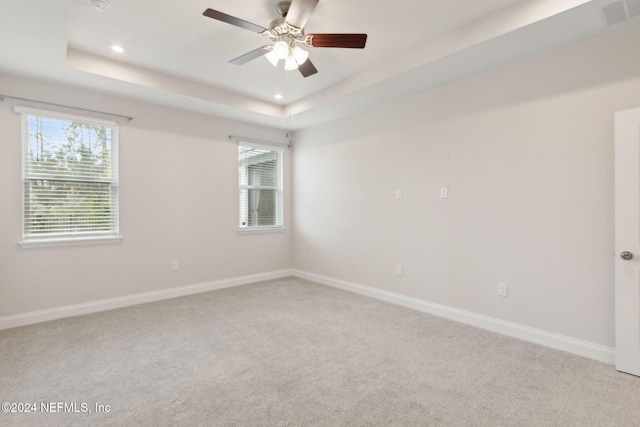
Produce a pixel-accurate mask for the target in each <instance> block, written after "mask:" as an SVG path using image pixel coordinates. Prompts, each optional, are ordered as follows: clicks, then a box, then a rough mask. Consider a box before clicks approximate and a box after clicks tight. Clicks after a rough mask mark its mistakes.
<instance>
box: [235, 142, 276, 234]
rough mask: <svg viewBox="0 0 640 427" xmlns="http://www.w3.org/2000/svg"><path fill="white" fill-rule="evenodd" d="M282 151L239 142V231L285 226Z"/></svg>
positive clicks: (271, 147)
mask: <svg viewBox="0 0 640 427" xmlns="http://www.w3.org/2000/svg"><path fill="white" fill-rule="evenodd" d="M283 151H284V149H283V148H281V147H275V146H269V145H262V144H255V143H248V142H244V141H240V142H239V144H238V172H239V182H240V221H239V226H240V230H250V229H251V230H259V229H265V230H268V229H270V228H271V229H273V228H281V227H282V226H283V220H282V156H283Z"/></svg>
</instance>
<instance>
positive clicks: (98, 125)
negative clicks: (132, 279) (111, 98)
mask: <svg viewBox="0 0 640 427" xmlns="http://www.w3.org/2000/svg"><path fill="white" fill-rule="evenodd" d="M16 111H17V112H20V113H22V139H23V191H24V195H23V209H24V210H23V239H24V241H29V240H30V239H63V240H64V239H74V238H78V237H84V238H86V237H102V236H104V237H107V236H116V235H117V234H118V162H117V159H118V150H117V148H118V129H117V126H116V124H115V123H114V122H108V121H104V120H100V119H95V120H94V119H91V118H85V117H79V116H72V115H66V114H62V113H57V112H48V111H42V110H32V109H27V108H20V107H16Z"/></svg>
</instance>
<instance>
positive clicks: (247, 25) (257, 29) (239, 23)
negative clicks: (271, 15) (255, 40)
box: [202, 9, 267, 34]
mask: <svg viewBox="0 0 640 427" xmlns="http://www.w3.org/2000/svg"><path fill="white" fill-rule="evenodd" d="M202 14H203V15H204V16H206V17H209V18H213V19H217V20H218V21H222V22H226V23H227V24H231V25H235V26H236V27H240V28H244V29H245V30H249V31H253V32H254V33H258V34H260V33H262V32H264V31H267V29H266V28H264V27H261V26H260V25H256V24H252V23H251V22H247V21H243V20H242V19H240V18H236V17H235V16H231V15H227V14H226V13H222V12H218V11H217V10H213V9H207V10H205V11H204V12H203V13H202Z"/></svg>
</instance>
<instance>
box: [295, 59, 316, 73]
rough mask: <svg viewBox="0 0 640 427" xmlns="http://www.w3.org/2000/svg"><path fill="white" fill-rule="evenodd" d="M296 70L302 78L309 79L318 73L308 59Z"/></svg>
mask: <svg viewBox="0 0 640 427" xmlns="http://www.w3.org/2000/svg"><path fill="white" fill-rule="evenodd" d="M298 70H300V74H302V77H309V76H312V75H314V74H315V73H317V72H318V70H316V67H314V66H313V64H312V63H311V60H309V59H307V60H306V61H304V62H303V63H302V65H299V66H298Z"/></svg>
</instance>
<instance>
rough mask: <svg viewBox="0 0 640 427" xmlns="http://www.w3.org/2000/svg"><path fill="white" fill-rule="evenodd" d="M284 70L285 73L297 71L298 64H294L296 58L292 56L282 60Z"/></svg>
mask: <svg viewBox="0 0 640 427" xmlns="http://www.w3.org/2000/svg"><path fill="white" fill-rule="evenodd" d="M284 69H285V70H287V71H291V70H297V69H298V63H297V62H296V58H295V57H294V56H293V55H289V56H287V58H286V59H285V60H284Z"/></svg>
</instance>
